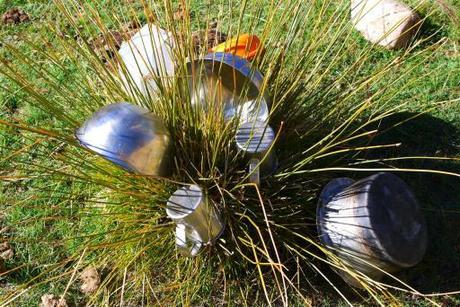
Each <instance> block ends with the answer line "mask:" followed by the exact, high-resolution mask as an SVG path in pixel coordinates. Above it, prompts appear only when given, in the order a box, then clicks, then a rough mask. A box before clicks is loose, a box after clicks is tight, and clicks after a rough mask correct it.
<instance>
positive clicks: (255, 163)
mask: <svg viewBox="0 0 460 307" xmlns="http://www.w3.org/2000/svg"><path fill="white" fill-rule="evenodd" d="M259 164H260V160H259V159H251V160H250V161H249V182H252V183H255V184H256V185H257V186H260V166H259Z"/></svg>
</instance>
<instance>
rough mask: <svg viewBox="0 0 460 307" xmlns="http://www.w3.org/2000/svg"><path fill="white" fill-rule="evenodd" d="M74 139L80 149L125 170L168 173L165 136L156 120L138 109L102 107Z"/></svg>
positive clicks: (165, 133) (165, 132)
mask: <svg viewBox="0 0 460 307" xmlns="http://www.w3.org/2000/svg"><path fill="white" fill-rule="evenodd" d="M75 136H76V138H77V139H78V141H79V142H80V144H81V145H82V146H84V147H86V148H88V149H91V150H92V151H94V152H95V153H97V154H99V155H100V156H102V157H103V158H105V159H107V160H109V161H112V162H113V163H115V164H117V165H119V166H121V167H122V168H124V169H126V170H129V171H133V172H137V173H139V174H143V175H155V176H165V175H167V174H169V172H170V165H169V159H170V157H169V151H170V136H169V133H168V131H167V130H166V128H165V126H164V125H163V123H162V121H161V120H160V119H159V118H157V117H156V116H154V115H153V114H152V113H150V112H149V111H148V110H145V109H142V108H140V107H138V106H135V105H132V104H129V103H126V102H122V103H114V104H111V105H108V106H105V107H103V108H102V109H100V110H99V111H97V112H96V113H95V114H94V115H93V116H92V117H91V118H90V119H88V120H87V121H86V122H85V123H84V124H83V125H82V127H81V128H80V129H78V130H77V132H76V134H75Z"/></svg>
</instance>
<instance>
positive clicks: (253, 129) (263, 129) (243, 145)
mask: <svg viewBox="0 0 460 307" xmlns="http://www.w3.org/2000/svg"><path fill="white" fill-rule="evenodd" d="M274 141H275V132H274V131H273V129H272V128H271V127H270V126H269V125H267V124H266V123H264V122H260V121H255V122H246V123H243V124H242V125H240V126H239V127H238V130H237V132H236V135H235V142H236V146H237V147H238V149H239V150H240V151H242V152H243V153H244V155H245V156H246V157H247V158H248V159H249V173H250V176H251V177H250V178H249V180H250V181H251V182H253V183H255V184H257V185H260V179H261V178H265V177H267V176H269V175H271V174H273V173H274V172H275V170H276V168H277V166H278V159H277V157H276V154H275V153H274V152H273V150H271V151H270V148H271V146H272V145H273V142H274Z"/></svg>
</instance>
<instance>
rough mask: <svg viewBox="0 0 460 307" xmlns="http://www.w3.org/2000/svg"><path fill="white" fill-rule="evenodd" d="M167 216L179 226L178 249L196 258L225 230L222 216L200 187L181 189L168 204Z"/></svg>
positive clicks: (177, 228) (177, 230)
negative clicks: (204, 246) (203, 248)
mask: <svg viewBox="0 0 460 307" xmlns="http://www.w3.org/2000/svg"><path fill="white" fill-rule="evenodd" d="M166 214H167V215H168V217H169V218H171V219H172V220H173V221H174V222H175V223H176V225H177V226H176V246H177V248H178V249H179V251H180V252H181V253H182V254H183V255H186V256H190V257H194V256H196V255H197V254H198V252H199V251H200V249H201V247H202V246H203V245H207V244H212V243H213V242H214V241H215V240H217V238H219V236H220V235H221V234H222V232H223V230H224V226H223V223H222V222H221V219H220V216H219V214H218V213H217V212H216V211H215V209H214V207H213V206H212V205H211V204H210V203H209V200H208V198H207V196H206V195H205V194H204V193H203V191H202V190H201V188H200V187H199V186H197V185H191V186H186V187H183V188H180V189H178V190H177V191H176V192H174V194H173V195H172V196H171V197H170V198H169V200H168V202H167V204H166Z"/></svg>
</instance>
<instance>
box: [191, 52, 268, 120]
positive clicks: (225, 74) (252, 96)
mask: <svg viewBox="0 0 460 307" xmlns="http://www.w3.org/2000/svg"><path fill="white" fill-rule="evenodd" d="M188 71H189V74H190V75H189V88H190V92H191V100H192V104H193V105H196V106H200V107H202V108H203V109H204V110H205V111H207V112H210V111H214V110H216V109H219V110H220V109H221V110H222V112H223V116H224V119H225V120H227V121H228V120H231V119H233V118H235V117H239V118H240V122H246V121H254V120H258V121H262V122H267V121H268V116H269V111H270V110H269V107H270V99H269V97H268V93H267V92H264V93H262V94H261V93H260V92H261V90H262V82H263V76H262V74H261V73H260V72H259V71H258V70H256V69H253V68H251V64H250V63H249V62H248V61H246V60H245V59H242V58H240V57H238V56H235V55H232V54H229V53H220V52H217V53H210V54H208V55H207V56H205V57H204V58H203V59H199V60H196V61H194V62H191V63H189V64H188Z"/></svg>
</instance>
